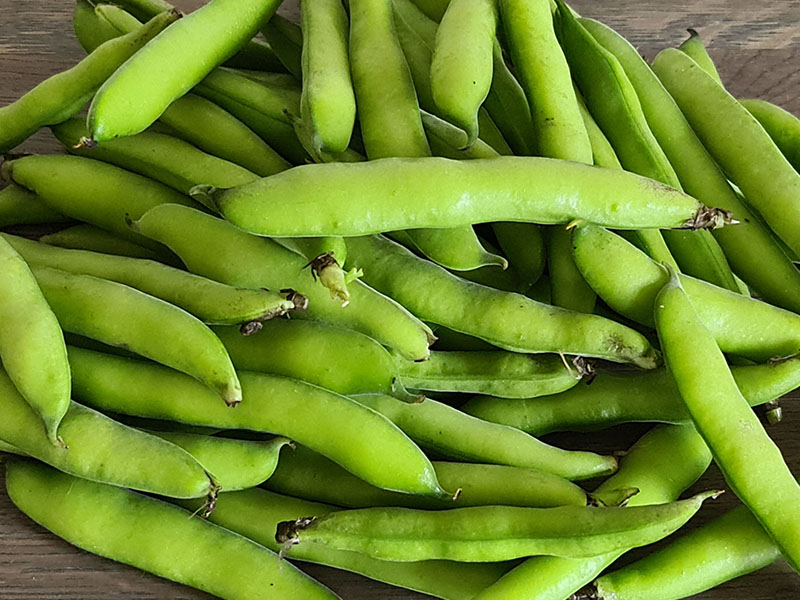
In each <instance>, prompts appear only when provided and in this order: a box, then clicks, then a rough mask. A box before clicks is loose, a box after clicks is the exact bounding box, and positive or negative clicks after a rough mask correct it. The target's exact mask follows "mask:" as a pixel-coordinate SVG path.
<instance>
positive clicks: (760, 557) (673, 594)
mask: <svg viewBox="0 0 800 600" xmlns="http://www.w3.org/2000/svg"><path fill="white" fill-rule="evenodd" d="M780 555H781V553H780V550H779V549H778V547H777V546H776V545H775V543H774V542H773V541H772V540H771V539H770V537H769V536H768V535H767V533H766V531H764V528H763V527H761V525H760V524H759V522H758V521H757V520H756V518H755V517H754V516H753V515H752V513H750V511H748V510H747V509H746V508H745V507H744V506H738V507H737V508H735V509H733V510H732V511H730V512H729V513H727V514H725V515H723V516H722V517H719V518H717V519H715V520H714V521H712V522H711V523H709V524H707V525H705V526H703V527H701V528H699V529H697V530H695V531H692V532H691V533H689V534H687V535H685V536H683V537H681V538H678V539H677V540H675V541H674V542H672V543H671V544H669V545H668V546H666V547H665V548H662V549H661V550H659V551H658V552H654V553H653V554H650V555H649V556H646V557H645V558H642V559H640V560H638V561H636V562H635V563H633V564H630V565H627V566H625V567H623V568H621V569H619V570H617V571H612V572H611V573H606V574H605V575H603V576H602V577H600V578H598V579H597V581H596V582H595V583H594V588H595V589H596V591H597V594H598V596H599V597H601V598H603V599H604V600H680V599H681V598H688V597H689V596H693V595H694V594H700V593H702V592H704V591H706V590H709V589H711V588H714V587H717V586H718V585H722V584H723V583H725V582H726V581H730V580H731V579H734V578H736V577H741V576H742V575H746V574H748V573H752V572H753V571H757V570H758V569H761V568H763V567H766V566H767V565H769V564H770V563H773V562H775V561H776V560H778V559H779V558H780Z"/></svg>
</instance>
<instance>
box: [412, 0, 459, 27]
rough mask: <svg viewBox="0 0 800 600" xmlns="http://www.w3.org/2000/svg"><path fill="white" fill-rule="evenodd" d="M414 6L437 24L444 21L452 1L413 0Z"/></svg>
mask: <svg viewBox="0 0 800 600" xmlns="http://www.w3.org/2000/svg"><path fill="white" fill-rule="evenodd" d="M413 2H414V5H415V6H416V7H417V8H419V10H421V11H422V12H423V13H425V15H427V17H428V18H429V19H431V20H433V21H435V22H436V23H438V22H439V21H441V20H442V17H443V16H444V13H445V11H446V10H447V6H448V5H449V4H450V0H413Z"/></svg>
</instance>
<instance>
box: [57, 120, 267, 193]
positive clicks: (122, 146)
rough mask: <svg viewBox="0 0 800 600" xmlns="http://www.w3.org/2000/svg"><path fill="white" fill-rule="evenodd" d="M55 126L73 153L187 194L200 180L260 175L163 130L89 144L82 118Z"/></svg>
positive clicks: (234, 180) (238, 181) (236, 180)
mask: <svg viewBox="0 0 800 600" xmlns="http://www.w3.org/2000/svg"><path fill="white" fill-rule="evenodd" d="M51 130H52V131H53V134H54V135H55V136H56V137H57V138H58V139H59V141H60V142H61V143H62V144H64V146H65V147H66V149H67V151H68V152H70V153H71V154H77V155H79V156H85V157H87V158H93V159H95V160H100V161H103V162H106V163H110V164H113V165H116V166H118V167H122V168H123V169H126V170H128V171H133V172H134V173H138V174H140V175H144V176H145V177H149V178H151V179H155V180H156V181H160V182H161V183H163V184H164V185H168V186H169V187H171V188H173V189H175V190H177V191H179V192H181V193H184V194H188V193H189V190H190V189H191V188H192V187H194V186H195V185H197V184H198V183H200V182H203V183H208V184H210V185H219V186H222V187H225V186H231V185H242V184H244V183H250V182H251V181H253V180H255V179H258V177H257V176H256V175H255V174H254V173H251V172H250V171H248V170H247V169H245V168H244V167H240V166H239V165H237V164H234V163H232V162H228V161H227V160H224V159H221V158H217V157H216V156H212V155H210V154H206V153H205V152H202V151H201V150H199V149H197V148H195V147H194V146H192V145H191V144H189V143H188V142H185V141H183V140H181V139H179V138H176V137H172V136H169V135H165V134H163V133H156V132H153V131H144V132H142V133H138V134H136V135H133V136H128V137H121V138H117V139H114V140H108V141H106V142H100V143H98V144H97V145H95V146H91V147H88V146H82V145H81V143H80V140H81V138H83V137H85V136H86V126H85V124H84V123H83V121H82V120H81V119H70V120H69V121H65V122H64V123H61V124H60V125H56V126H55V127H51ZM198 178H199V180H198Z"/></svg>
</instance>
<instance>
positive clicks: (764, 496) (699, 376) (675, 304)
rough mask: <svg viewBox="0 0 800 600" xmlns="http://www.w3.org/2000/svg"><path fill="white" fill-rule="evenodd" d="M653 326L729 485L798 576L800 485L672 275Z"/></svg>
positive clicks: (657, 306)
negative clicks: (799, 505)
mask: <svg viewBox="0 0 800 600" xmlns="http://www.w3.org/2000/svg"><path fill="white" fill-rule="evenodd" d="M655 323H656V330H657V331H658V339H659V341H660V342H661V347H662V348H663V350H664V358H665V360H666V362H667V365H668V367H669V369H670V371H671V372H672V376H673V377H674V378H675V383H676V384H677V388H678V391H679V392H680V395H681V398H683V401H684V403H685V404H686V408H687V411H688V412H689V415H690V416H691V418H692V422H693V423H694V425H695V427H697V431H698V432H699V433H700V435H702V436H703V439H704V440H705V442H706V444H708V447H709V448H710V450H711V452H712V453H713V455H714V460H715V462H716V463H717V465H718V466H719V468H720V471H722V474H723V476H724V477H725V480H726V481H727V482H728V484H729V485H730V486H731V488H732V489H733V490H734V492H735V493H736V495H737V496H738V497H739V499H740V500H741V501H742V502H743V503H744V504H745V506H747V507H748V508H749V509H750V510H751V511H752V513H753V515H754V516H755V517H756V519H758V521H759V522H760V523H761V525H762V526H763V527H764V529H765V530H766V531H767V533H768V534H769V535H770V537H772V539H773V540H775V543H776V544H777V545H778V546H779V547H780V549H781V552H782V553H783V555H784V556H785V557H786V560H787V561H788V562H789V565H790V566H792V568H794V569H795V570H796V571H797V570H799V569H800V519H798V518H797V515H795V514H794V513H793V512H792V511H787V510H786V506H797V503H798V502H800V485H798V482H797V481H796V480H795V478H794V477H793V476H792V473H791V471H790V470H789V467H788V466H787V465H786V462H785V461H784V458H783V456H782V455H781V451H780V449H779V448H778V447H777V446H776V445H775V443H774V442H773V441H772V440H771V439H770V437H769V435H768V434H767V432H766V431H765V430H764V427H763V426H762V425H761V423H760V422H759V419H758V417H757V416H756V415H755V414H754V413H753V411H752V410H750V406H749V405H748V403H747V400H745V398H744V396H742V394H741V392H740V391H739V388H738V387H737V386H736V382H735V380H734V379H733V376H732V375H731V372H730V370H729V368H728V364H727V362H726V361H725V357H724V355H723V354H722V351H721V350H720V349H719V346H718V345H717V342H716V341H715V339H714V337H713V335H712V334H711V332H709V330H708V329H705V328H704V327H703V323H702V321H701V320H700V318H699V317H698V315H697V312H695V309H694V307H693V306H692V302H691V300H690V299H689V296H688V295H687V294H686V292H685V291H684V290H683V288H682V287H681V284H680V281H679V280H678V278H677V276H676V275H675V273H674V272H673V273H671V274H670V280H669V282H668V283H667V284H666V285H665V286H664V288H663V289H662V290H661V291H660V292H659V294H658V296H656V300H655ZM756 461H758V462H757V463H756ZM756 464H757V465H758V467H757V468H754V465H756Z"/></svg>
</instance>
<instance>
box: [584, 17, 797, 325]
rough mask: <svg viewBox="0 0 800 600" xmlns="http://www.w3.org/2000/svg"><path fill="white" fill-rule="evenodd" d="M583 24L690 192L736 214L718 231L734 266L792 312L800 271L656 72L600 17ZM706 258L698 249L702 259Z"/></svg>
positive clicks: (687, 269)
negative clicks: (614, 63)
mask: <svg viewBox="0 0 800 600" xmlns="http://www.w3.org/2000/svg"><path fill="white" fill-rule="evenodd" d="M581 23H582V24H583V25H584V26H585V27H586V28H587V29H588V30H589V31H590V32H591V33H592V35H593V36H594V37H595V39H597V40H598V41H599V42H600V43H601V44H603V45H604V47H605V48H607V49H608V50H609V51H611V52H613V53H614V55H615V56H616V57H617V58H618V59H619V60H620V61H621V62H622V64H623V66H624V67H625V71H626V73H627V74H628V76H629V77H630V81H631V83H632V84H633V86H634V88H635V89H636V91H637V93H638V96H639V100H640V101H641V106H642V110H643V111H644V114H645V116H646V117H647V121H648V123H649V125H650V128H651V129H652V131H653V134H654V135H655V136H656V139H657V140H658V142H659V144H660V145H661V147H662V148H663V150H664V152H665V153H666V155H667V157H668V158H669V160H670V162H671V164H672V166H673V167H674V168H675V171H676V173H677V175H678V177H679V179H680V182H681V184H682V185H683V187H684V189H685V190H686V192H687V193H689V194H691V195H692V196H694V197H695V198H698V199H699V200H700V201H705V202H713V203H714V206H718V207H720V208H723V209H725V210H727V211H729V212H731V213H732V214H733V218H734V219H736V220H737V221H738V223H737V225H736V227H728V228H722V229H719V230H716V231H715V232H714V237H715V238H716V240H717V241H718V242H719V244H720V246H721V247H722V249H723V250H724V251H725V256H726V257H727V260H728V261H729V262H730V265H731V267H732V268H733V270H734V271H735V272H736V273H737V274H738V275H739V276H741V277H742V278H744V279H745V281H746V282H747V283H748V284H749V285H750V286H752V287H754V288H755V289H757V290H758V291H759V294H760V295H761V296H762V297H763V298H764V299H765V300H767V301H768V302H771V303H773V304H778V305H779V306H782V307H783V308H787V309H789V310H795V311H796V310H798V309H800V300H798V297H799V296H800V273H799V272H798V271H797V269H796V268H795V267H794V265H792V264H791V261H789V260H788V259H787V258H786V257H785V255H784V253H783V252H782V250H781V249H780V248H779V247H778V245H777V244H776V243H775V240H774V238H773V236H772V234H771V233H770V232H769V231H768V230H766V229H765V228H764V226H763V224H762V223H761V220H760V219H759V218H758V217H755V216H754V215H753V214H752V212H751V210H750V209H749V208H748V207H747V206H746V205H745V203H744V202H742V201H741V200H740V198H739V197H738V196H737V195H736V193H735V192H734V191H733V189H732V188H731V186H730V184H729V183H728V180H727V179H726V178H725V175H724V174H723V173H722V171H720V169H719V167H718V166H717V165H716V163H715V162H714V159H713V158H712V157H711V156H710V155H709V153H708V151H707V150H706V149H705V147H704V146H703V144H702V143H701V142H700V140H699V139H698V138H697V135H696V134H695V133H694V131H693V130H692V127H691V125H689V123H688V122H687V120H686V118H685V117H684V116H683V113H682V112H681V110H680V108H679V107H678V105H677V104H676V103H675V101H674V100H673V99H672V97H671V96H670V94H669V92H668V91H667V90H666V89H665V88H664V86H663V85H662V84H661V82H660V81H659V79H658V77H657V76H656V74H655V73H654V72H653V71H652V69H651V68H650V67H649V65H648V64H647V63H646V62H645V61H644V60H643V59H642V58H641V56H639V53H638V52H637V51H636V49H635V48H634V47H633V46H631V44H629V43H628V42H627V41H626V40H625V39H624V38H622V37H621V36H620V35H619V34H617V33H616V32H614V31H613V30H611V29H610V28H608V27H606V26H604V25H602V24H600V23H598V22H596V21H592V20H589V19H581ZM709 248H710V247H709ZM703 256H704V254H702V253H698V254H697V255H696V259H701V258H702V257H703ZM678 258H679V259H680V258H681V256H678ZM709 264H710V263H709ZM720 264H721V263H720ZM766 265H768V266H766ZM681 268H682V269H683V271H684V272H686V273H687V274H688V275H693V276H696V277H700V278H702V279H707V280H708V281H710V282H711V283H716V284H717V285H720V284H721V283H724V282H727V283H726V284H725V285H722V287H725V288H727V289H731V290H734V291H735V289H734V288H733V287H731V282H730V281H729V280H728V278H727V277H726V278H725V279H719V278H717V280H716V281H715V279H714V278H712V277H703V276H702V274H703V273H704V271H703V270H701V269H696V268H692V266H691V265H689V264H687V263H686V261H683V263H682V264H681ZM720 273H721V271H720Z"/></svg>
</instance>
